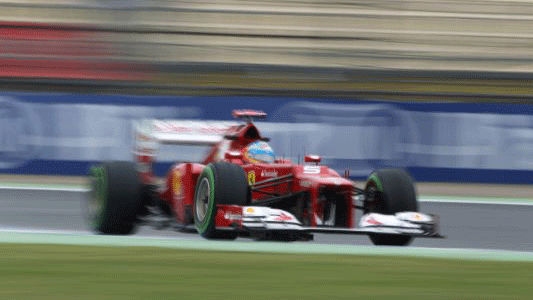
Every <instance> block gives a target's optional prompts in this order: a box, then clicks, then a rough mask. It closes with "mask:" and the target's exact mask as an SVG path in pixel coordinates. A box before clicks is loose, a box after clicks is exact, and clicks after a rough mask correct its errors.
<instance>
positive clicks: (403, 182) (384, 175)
mask: <svg viewBox="0 0 533 300" xmlns="http://www.w3.org/2000/svg"><path fill="white" fill-rule="evenodd" d="M365 196H366V197H365V198H366V199H365V205H364V213H365V214H366V213H372V212H374V213H380V214H386V215H393V214H395V213H398V212H404V211H418V201H417V199H416V191H415V186H414V183H413V180H412V179H411V176H409V174H408V173H407V172H405V171H403V170H398V169H388V170H380V171H377V172H374V173H372V174H371V175H370V176H369V177H368V180H367V183H366V187H365ZM369 237H370V240H371V241H372V243H373V244H374V245H388V246H406V245H409V244H410V243H411V242H412V240H413V237H411V236H407V235H393V234H372V235H370V236H369Z"/></svg>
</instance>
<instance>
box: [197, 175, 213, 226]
mask: <svg viewBox="0 0 533 300" xmlns="http://www.w3.org/2000/svg"><path fill="white" fill-rule="evenodd" d="M210 196H211V187H210V186H209V180H208V179H207V178H204V179H202V181H200V186H199V187H198V192H197V193H196V198H195V199H194V206H195V207H196V218H197V220H198V221H199V222H200V223H201V222H203V221H204V219H205V215H206V214H207V211H208V209H209V201H210V200H209V199H210Z"/></svg>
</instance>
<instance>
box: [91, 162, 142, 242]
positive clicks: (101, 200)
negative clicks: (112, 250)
mask: <svg viewBox="0 0 533 300" xmlns="http://www.w3.org/2000/svg"><path fill="white" fill-rule="evenodd" d="M89 177H90V182H91V190H90V192H89V197H88V199H87V200H86V201H85V204H84V212H83V213H84V216H85V220H86V221H87V223H88V224H89V226H90V227H91V228H92V229H93V230H94V231H95V232H98V233H102V234H117V235H123V234H130V233H132V232H133V230H134V229H135V223H136V218H137V213H138V212H139V210H140V208H141V203H142V198H141V197H140V188H141V183H140V180H139V175H138V173H137V170H136V168H135V165H134V164H133V163H130V162H109V163H104V164H102V165H99V166H95V167H92V168H91V169H90V171H89Z"/></svg>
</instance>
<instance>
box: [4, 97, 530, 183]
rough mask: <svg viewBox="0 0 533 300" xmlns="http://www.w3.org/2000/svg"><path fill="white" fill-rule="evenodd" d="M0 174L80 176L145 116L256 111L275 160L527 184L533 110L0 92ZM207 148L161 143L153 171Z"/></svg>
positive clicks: (126, 148) (107, 156) (118, 156)
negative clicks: (311, 158)
mask: <svg viewBox="0 0 533 300" xmlns="http://www.w3.org/2000/svg"><path fill="white" fill-rule="evenodd" d="M0 96H1V98H0V170H1V172H2V173H11V174H60V175H83V174H85V173H86V172H87V170H88V167H89V165H90V164H91V163H96V162H99V161H103V160H131V159H132V153H131V150H132V143H133V137H132V127H133V122H135V121H138V120H140V119H142V118H161V119H170V118H172V119H208V120H229V119H231V110H232V109H234V108H239V107H241V108H251V109H261V110H264V111H266V112H267V113H268V114H269V118H268V122H259V123H258V127H259V128H260V129H261V130H263V131H264V133H265V135H266V136H269V137H271V138H272V141H271V144H272V146H273V148H274V149H275V150H276V152H277V154H278V155H279V156H284V157H286V158H287V157H289V158H291V159H292V160H293V161H298V160H301V158H302V157H303V156H304V154H319V155H321V156H323V158H324V160H323V162H324V164H327V165H330V166H332V167H333V168H335V169H336V170H338V171H339V173H341V174H342V173H343V172H344V170H345V169H349V170H350V174H351V175H352V177H353V178H355V179H361V178H364V177H366V176H367V175H368V174H369V173H370V172H371V171H372V170H374V169H376V168H386V167H400V168H407V169H408V170H409V171H410V173H411V174H412V175H413V176H414V177H415V179H416V180H418V181H443V182H454V181H461V182H492V183H533V107H532V106H530V105H520V104H481V103H477V104H472V103H420V102H390V101H387V102H383V101H381V102H380V101H372V102H369V101H362V100H353V101H349V102H347V101H342V100H331V99H320V98H268V97H170V96H169V97H151V96H113V95H108V96H106V95H94V94H86V95H81V94H79V95H69V94H16V93H4V94H1V95H0ZM206 150H207V149H206V148H201V147H199V148H194V149H191V148H190V147H176V146H164V147H162V148H161V150H160V153H159V155H158V162H159V163H158V164H157V166H156V172H157V173H158V175H163V174H164V173H165V172H166V171H167V169H168V168H169V166H170V164H171V163H173V162H175V161H191V160H192V161H194V160H198V159H200V158H201V157H202V156H203V154H204V152H205V151H206Z"/></svg>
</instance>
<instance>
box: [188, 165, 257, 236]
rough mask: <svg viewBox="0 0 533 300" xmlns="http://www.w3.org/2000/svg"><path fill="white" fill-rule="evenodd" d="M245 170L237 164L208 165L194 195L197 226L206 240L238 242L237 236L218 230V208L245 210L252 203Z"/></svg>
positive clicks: (199, 179) (195, 222) (233, 233)
mask: <svg viewBox="0 0 533 300" xmlns="http://www.w3.org/2000/svg"><path fill="white" fill-rule="evenodd" d="M249 195H250V193H249V191H248V182H247V179H246V173H245V172H244V170H243V169H242V168H241V167H240V166H238V165H235V164H231V163H227V162H215V163H211V164H209V165H208V166H207V167H205V169H204V170H203V172H202V173H201V174H200V176H199V177H198V180H197V183H196V189H195V193H194V208H193V210H194V225H195V227H196V230H197V231H198V233H199V234H200V235H201V236H202V237H204V238H206V239H235V238H237V233H236V232H232V231H221V230H217V229H216V227H215V215H216V212H217V204H226V205H240V206H245V205H247V204H248V203H249Z"/></svg>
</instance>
